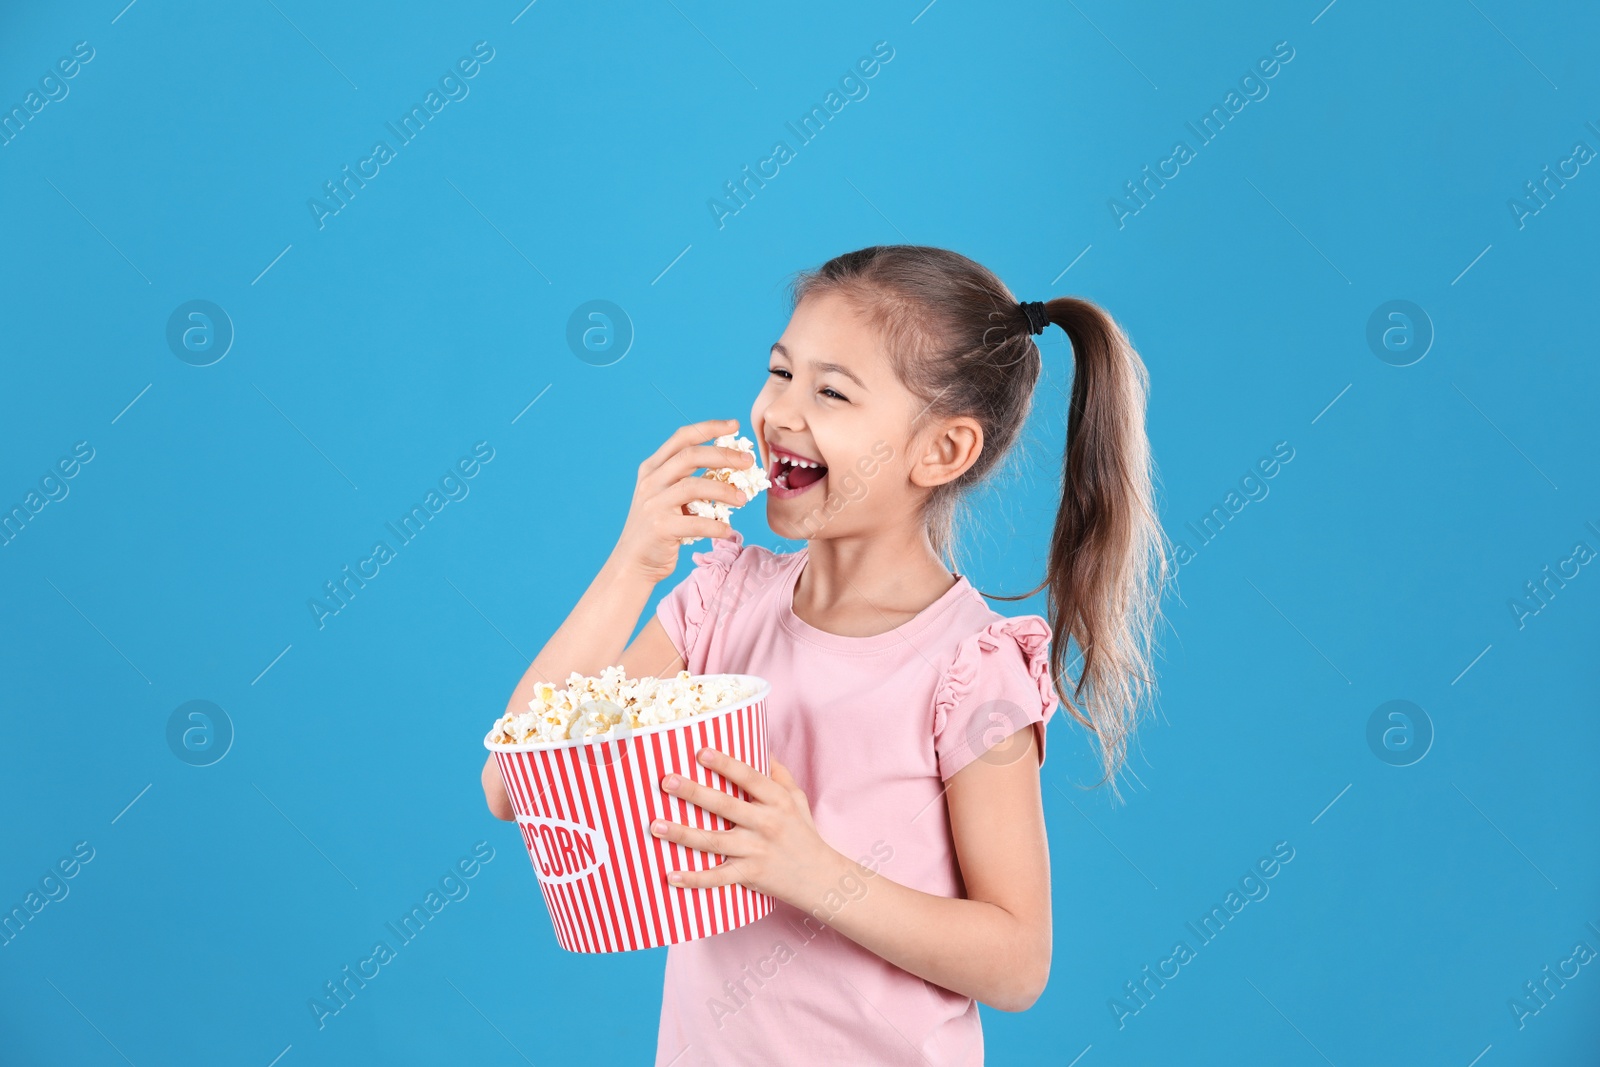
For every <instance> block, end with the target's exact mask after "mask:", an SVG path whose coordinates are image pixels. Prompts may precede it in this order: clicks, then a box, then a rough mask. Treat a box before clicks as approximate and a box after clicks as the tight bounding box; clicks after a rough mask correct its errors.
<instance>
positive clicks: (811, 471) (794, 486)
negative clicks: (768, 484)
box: [772, 456, 828, 493]
mask: <svg viewBox="0 0 1600 1067" xmlns="http://www.w3.org/2000/svg"><path fill="white" fill-rule="evenodd" d="M772 471H773V474H772V484H773V485H774V486H775V487H776V488H778V489H780V490H782V491H783V492H784V493H798V492H799V491H800V490H802V489H805V488H807V487H808V486H812V485H815V484H816V483H817V482H820V481H822V479H823V477H824V476H826V475H827V473H828V468H827V467H825V466H823V465H822V464H821V463H817V464H814V465H811V464H807V463H804V462H801V461H798V460H794V459H790V458H789V457H787V456H778V457H776V459H775V460H774V462H773V466H772Z"/></svg>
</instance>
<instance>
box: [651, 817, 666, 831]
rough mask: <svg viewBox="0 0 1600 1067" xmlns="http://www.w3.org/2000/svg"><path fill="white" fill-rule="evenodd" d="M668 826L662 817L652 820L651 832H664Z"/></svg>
mask: <svg viewBox="0 0 1600 1067" xmlns="http://www.w3.org/2000/svg"><path fill="white" fill-rule="evenodd" d="M666 828H667V824H666V822H665V821H664V820H662V819H656V820H655V821H654V822H652V823H651V824H650V832H651V833H653V834H659V833H661V832H663V831H664V830H666Z"/></svg>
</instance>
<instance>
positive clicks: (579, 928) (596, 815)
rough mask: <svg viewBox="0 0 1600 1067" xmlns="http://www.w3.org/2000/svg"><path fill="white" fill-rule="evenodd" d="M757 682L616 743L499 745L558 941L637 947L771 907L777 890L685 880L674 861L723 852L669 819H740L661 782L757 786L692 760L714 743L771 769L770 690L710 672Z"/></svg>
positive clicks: (690, 865)
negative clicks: (656, 828)
mask: <svg viewBox="0 0 1600 1067" xmlns="http://www.w3.org/2000/svg"><path fill="white" fill-rule="evenodd" d="M700 677H712V678H716V677H723V678H737V679H740V680H743V681H753V682H757V683H759V684H760V686H761V688H760V689H759V690H757V692H756V693H755V695H754V696H751V697H747V698H745V700H744V701H743V702H742V703H739V704H736V705H730V706H728V707H724V708H718V709H716V710H713V711H708V712H703V713H701V714H699V715H694V716H690V717H688V718H684V719H677V720H674V721H672V722H668V723H663V724H661V725H659V726H649V727H642V728H640V729H637V730H634V731H632V733H630V734H628V735H627V736H624V737H620V738H617V739H614V740H592V741H584V740H579V741H559V742H555V743H551V744H525V745H515V744H497V743H493V742H490V741H489V740H488V739H487V738H485V740H484V747H485V748H487V749H488V750H489V751H490V752H492V753H494V757H495V761H496V762H497V763H498V764H499V766H500V774H501V776H502V777H503V778H504V780H505V784H506V793H507V795H508V796H509V797H510V798H511V807H512V809H513V810H514V811H515V812H516V816H517V824H518V826H519V827H520V828H521V830H522V841H523V844H525V845H526V846H527V848H528V856H529V858H530V859H531V860H532V861H533V870H534V874H535V875H537V876H538V879H539V890H540V892H542V893H543V894H544V902H545V905H546V907H548V908H549V910H550V921H551V922H552V923H553V924H554V925H555V931H556V940H557V941H558V942H560V944H561V947H562V948H564V949H566V950H567V951H569V952H629V951H632V950H634V949H640V948H659V947H661V946H664V945H674V944H677V943H679V942H682V941H692V940H695V939H696V938H701V937H710V936H711V935H713V934H720V933H724V932H726V931H728V930H736V929H738V928H739V927H741V926H745V925H747V924H749V923H753V922H755V921H756V920H757V919H762V918H765V917H766V916H767V915H770V914H771V913H772V908H773V901H772V898H771V897H769V896H767V895H766V894H765V893H757V892H755V891H754V890H752V889H748V888H746V887H744V886H742V885H724V886H714V887H710V888H686V887H679V886H675V885H673V884H672V883H670V882H668V881H667V872H668V871H673V870H690V871H697V870H707V869H709V868H711V867H715V866H717V865H718V864H720V863H722V862H724V860H725V859H726V857H724V856H720V855H708V854H707V853H704V852H701V851H699V850H697V849H692V848H688V847H685V846H683V845H680V844H678V843H676V842H673V841H664V840H662V839H661V838H658V837H656V836H655V835H654V834H652V833H651V832H650V821H651V820H652V819H656V818H661V819H667V820H670V821H672V822H679V823H685V824H687V825H689V826H695V827H698V828H700V829H703V830H726V829H729V828H730V827H731V826H732V825H733V824H732V823H730V822H728V820H727V819H724V818H723V817H722V816H720V815H713V814H712V813H711V812H708V811H706V810H705V809H704V808H701V807H699V806H697V805H694V804H690V803H688V802H687V801H684V800H682V799H680V798H679V797H675V796H673V795H672V794H670V793H666V792H663V791H662V789H661V779H662V778H663V777H665V776H666V775H668V774H678V775H680V776H681V777H684V778H688V779H691V780H693V781H695V782H699V783H701V784H703V785H709V786H711V788H713V789H720V790H722V791H723V792H724V793H728V794H730V795H732V796H737V797H740V798H742V799H746V800H748V799H749V796H748V794H746V793H745V792H744V790H742V789H740V788H739V787H738V786H736V785H734V784H733V783H732V782H730V781H728V780H727V779H726V778H724V777H723V776H722V775H720V774H717V773H716V772H714V771H712V770H711V769H709V768H708V767H705V766H704V765H702V764H701V763H700V761H699V760H697V759H695V753H696V752H698V751H699V750H700V749H701V748H715V749H718V750H720V751H722V752H726V753H728V754H729V755H730V756H733V757H734V758H735V759H738V760H742V761H744V762H745V763H748V764H750V765H751V766H752V767H754V768H755V769H756V770H758V771H760V772H761V773H762V774H766V773H767V696H768V694H770V693H771V692H772V686H771V685H770V684H768V683H767V682H766V681H765V680H764V679H761V678H756V677H754V676H752V675H703V676H700Z"/></svg>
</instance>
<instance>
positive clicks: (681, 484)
mask: <svg viewBox="0 0 1600 1067" xmlns="http://www.w3.org/2000/svg"><path fill="white" fill-rule="evenodd" d="M691 500H720V501H722V503H724V504H728V505H731V506H732V507H736V508H738V507H743V506H744V505H745V504H748V503H749V502H750V501H749V499H748V498H746V497H745V495H744V490H743V489H740V488H739V487H738V486H736V485H730V484H729V483H727V482H724V481H719V480H718V479H716V478H695V477H690V478H680V479H678V480H677V481H676V482H673V483H672V484H671V485H669V486H668V487H667V488H666V489H664V490H662V493H661V502H662V503H664V504H676V505H678V506H679V507H682V506H683V505H684V504H687V503H688V502H689V501H691Z"/></svg>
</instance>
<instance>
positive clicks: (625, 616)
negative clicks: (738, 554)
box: [506, 558, 655, 712]
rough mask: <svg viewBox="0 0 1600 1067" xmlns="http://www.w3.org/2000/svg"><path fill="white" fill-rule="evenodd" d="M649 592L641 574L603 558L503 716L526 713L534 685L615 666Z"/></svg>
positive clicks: (651, 584)
mask: <svg viewBox="0 0 1600 1067" xmlns="http://www.w3.org/2000/svg"><path fill="white" fill-rule="evenodd" d="M654 589H655V583H654V582H652V581H650V580H649V579H648V578H646V577H645V576H644V575H643V574H642V573H640V572H638V571H636V570H633V569H630V568H629V567H627V566H625V565H622V564H619V563H618V562H617V561H616V560H615V558H610V559H607V560H606V562H605V563H604V564H603V565H602V566H601V568H600V571H599V573H598V574H596V575H595V577H594V580H593V581H592V582H590V583H589V588H588V589H587V590H585V591H584V594H583V596H581V597H579V598H578V603H577V604H576V605H574V606H573V608H572V611H570V612H569V613H568V614H567V618H566V621H564V622H563V623H562V624H561V626H560V628H559V629H557V630H556V632H555V633H554V634H553V635H551V637H550V640H549V641H547V642H545V645H544V648H542V649H540V650H539V654H538V655H536V656H534V657H533V662H532V663H531V664H529V666H528V669H527V671H525V672H524V673H523V675H522V680H521V681H519V682H518V683H517V687H516V688H515V689H514V690H512V693H511V698H510V700H508V701H507V702H506V711H508V712H512V711H515V712H521V711H526V710H527V707H528V701H529V700H530V699H532V697H533V687H534V685H535V684H537V683H539V682H552V683H554V684H555V685H557V686H562V685H565V684H566V679H567V676H568V675H569V674H571V673H572V672H573V671H577V672H578V673H579V674H587V675H597V674H599V673H600V672H601V670H603V669H604V668H606V667H609V666H613V665H614V664H616V663H617V661H618V660H619V659H620V658H621V657H622V653H623V650H624V649H625V648H627V645H628V638H629V637H630V636H631V635H632V634H633V628H634V627H635V626H636V625H637V624H638V622H639V615H640V614H641V613H642V612H643V611H644V606H645V603H646V602H647V601H648V600H649V599H650V594H651V592H652V591H653V590H654Z"/></svg>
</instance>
